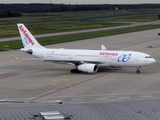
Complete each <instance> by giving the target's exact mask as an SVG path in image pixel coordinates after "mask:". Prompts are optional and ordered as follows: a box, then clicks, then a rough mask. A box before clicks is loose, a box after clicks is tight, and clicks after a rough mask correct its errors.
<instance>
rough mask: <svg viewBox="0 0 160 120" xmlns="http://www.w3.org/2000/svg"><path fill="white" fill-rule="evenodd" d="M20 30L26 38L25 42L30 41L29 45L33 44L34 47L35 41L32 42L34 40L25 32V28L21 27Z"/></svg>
mask: <svg viewBox="0 0 160 120" xmlns="http://www.w3.org/2000/svg"><path fill="white" fill-rule="evenodd" d="M19 29H20V30H21V32H22V33H23V34H24V36H25V37H26V38H25V41H26V39H28V41H29V43H31V44H32V45H34V42H33V40H32V39H31V38H30V36H29V35H28V33H27V31H26V30H24V28H23V26H22V25H21V26H19Z"/></svg>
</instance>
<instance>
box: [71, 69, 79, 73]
mask: <svg viewBox="0 0 160 120" xmlns="http://www.w3.org/2000/svg"><path fill="white" fill-rule="evenodd" d="M70 72H71V73H80V72H81V71H79V70H78V69H71V71H70Z"/></svg>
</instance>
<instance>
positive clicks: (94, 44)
mask: <svg viewBox="0 0 160 120" xmlns="http://www.w3.org/2000/svg"><path fill="white" fill-rule="evenodd" d="M159 31H160V29H153V30H147V31H141V32H133V33H127V34H120V35H114V36H108V37H100V38H93V39H87V40H81V41H76V42H67V43H61V44H54V45H49V46H45V47H48V48H63V47H64V48H73V49H100V46H101V44H104V45H105V46H106V47H107V49H112V50H117V49H118V50H136V51H141V52H145V53H148V54H150V55H151V56H152V57H154V58H155V59H156V61H157V62H156V63H154V64H152V65H149V66H145V67H142V68H141V73H140V74H136V73H135V71H136V68H122V69H117V68H105V69H100V70H99V71H98V73H96V74H87V73H79V74H72V73H70V69H72V66H68V65H61V64H55V63H48V62H41V61H19V60H15V59H13V58H12V57H11V55H15V56H17V57H31V56H30V55H28V54H26V53H23V52H20V51H19V50H11V51H5V52H0V61H1V62H0V99H4V98H8V100H14V101H16V100H17V101H26V102H33V101H34V102H39V103H41V102H43V103H44V102H53V101H54V100H57V99H58V100H63V101H64V103H84V102H109V101H130V100H146V99H147V100H148V99H159V98H160V79H159V74H160V67H159V65H160V63H159V59H160V53H159V52H158V51H160V37H159V36H158V35H157V33H158V32H159ZM152 44H155V48H147V47H146V46H147V45H152Z"/></svg>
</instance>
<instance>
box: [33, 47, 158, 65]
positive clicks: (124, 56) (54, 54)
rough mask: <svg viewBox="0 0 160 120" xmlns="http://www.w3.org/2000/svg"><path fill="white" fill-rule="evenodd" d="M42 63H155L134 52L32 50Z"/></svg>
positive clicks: (142, 54)
mask: <svg viewBox="0 0 160 120" xmlns="http://www.w3.org/2000/svg"><path fill="white" fill-rule="evenodd" d="M32 50H33V54H32V55H34V56H36V57H38V58H41V59H42V60H43V61H53V62H75V63H76V62H82V63H94V64H97V65H98V66H115V67H123V66H124V67H125V66H126V67H127V66H128V67H132V66H133V67H141V66H145V65H149V64H151V63H154V62H155V59H153V58H151V57H150V55H148V54H146V53H142V52H136V51H112V50H81V49H40V48H32Z"/></svg>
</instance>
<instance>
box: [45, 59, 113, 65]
mask: <svg viewBox="0 0 160 120" xmlns="http://www.w3.org/2000/svg"><path fill="white" fill-rule="evenodd" d="M43 62H54V63H57V64H67V65H80V64H85V63H87V64H89V63H91V64H96V65H97V66H110V65H109V64H108V63H102V62H98V61H97V62H95V61H59V60H58V61H52V60H43Z"/></svg>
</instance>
